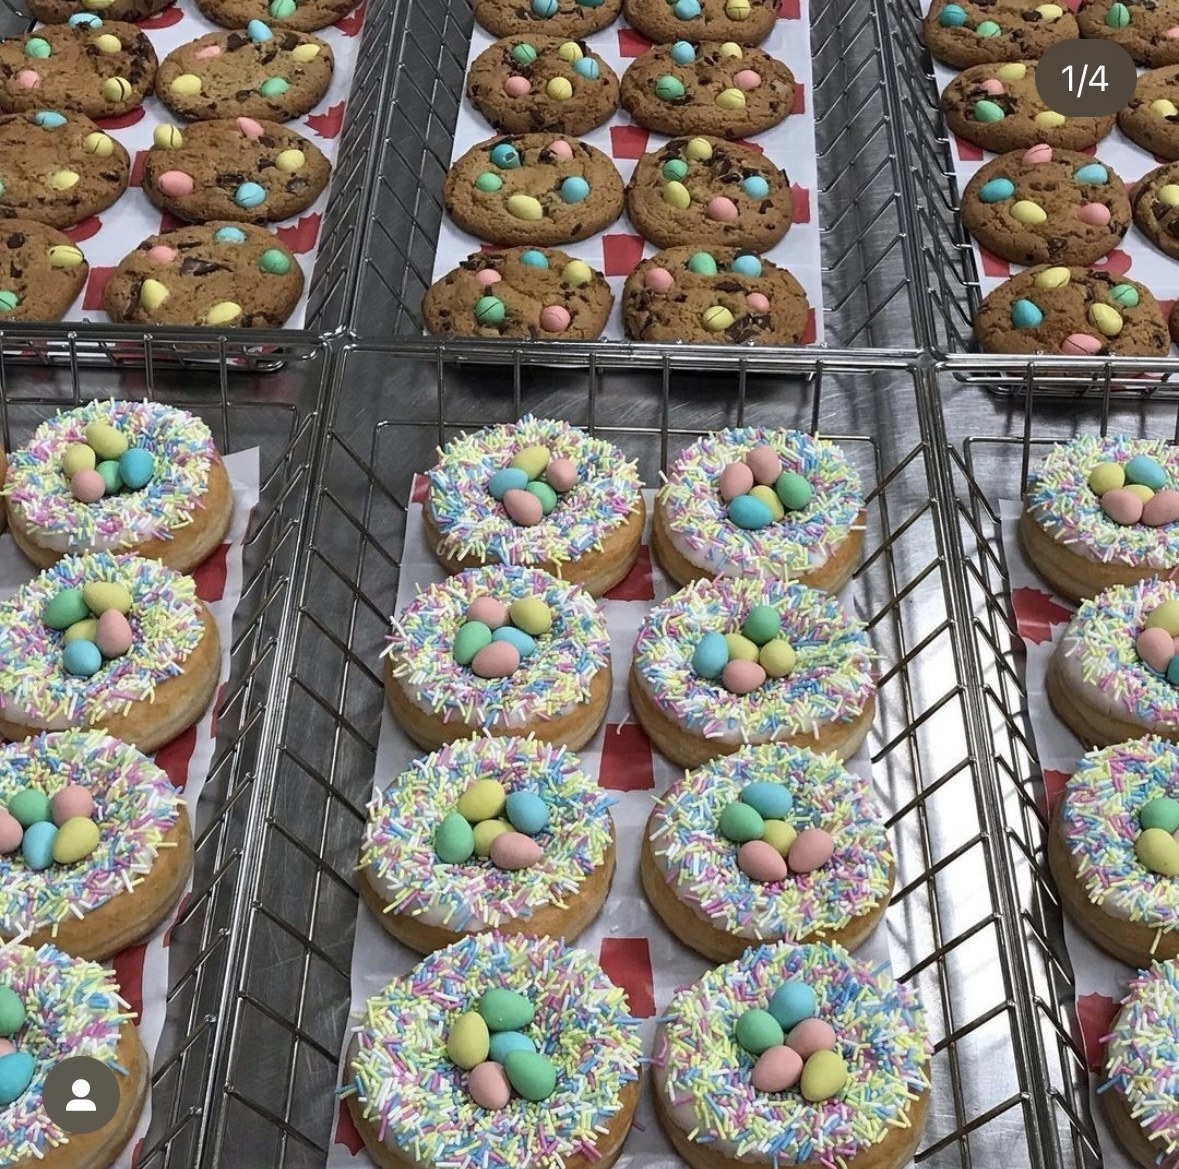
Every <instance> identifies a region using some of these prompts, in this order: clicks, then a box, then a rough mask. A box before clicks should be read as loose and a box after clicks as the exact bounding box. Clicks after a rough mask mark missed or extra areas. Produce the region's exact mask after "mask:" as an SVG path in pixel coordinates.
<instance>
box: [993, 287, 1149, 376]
mask: <svg viewBox="0 0 1179 1169" xmlns="http://www.w3.org/2000/svg"><path fill="white" fill-rule="evenodd" d="M974 335H975V336H976V337H977V338H978V343H979V345H980V346H981V347H982V348H983V350H985V351H986V352H988V353H1064V354H1067V355H1069V356H1074V357H1076V356H1081V357H1109V356H1113V355H1117V356H1121V357H1165V356H1166V355H1167V353H1168V352H1169V350H1170V347H1171V342H1170V338H1169V337H1168V336H1167V325H1166V322H1165V321H1164V320H1163V313H1162V309H1161V308H1160V307H1159V302H1158V301H1157V300H1155V298H1154V297H1153V296H1152V295H1151V293H1150V292H1149V291H1148V290H1147V289H1146V288H1144V287H1143V286H1142V285H1141V284H1138V283H1137V282H1136V281H1133V280H1128V279H1126V278H1125V277H1124V276H1115V275H1114V274H1113V273H1112V272H1099V271H1094V270H1092V269H1090V268H1076V267H1074V268H1067V267H1064V266H1047V265H1040V266H1038V267H1035V268H1029V269H1028V270H1027V271H1026V272H1020V273H1019V274H1018V275H1017V276H1013V277H1012V278H1011V279H1010V280H1007V281H1005V282H1004V283H1003V284H1000V285H999V287H998V288H996V289H995V290H994V291H993V292H992V293H991V294H990V295H989V296H987V297H986V299H985V300H984V301H983V302H982V304H981V305H979V308H978V312H977V313H976V314H975V317H974Z"/></svg>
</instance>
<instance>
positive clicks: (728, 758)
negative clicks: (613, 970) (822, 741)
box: [639, 743, 896, 962]
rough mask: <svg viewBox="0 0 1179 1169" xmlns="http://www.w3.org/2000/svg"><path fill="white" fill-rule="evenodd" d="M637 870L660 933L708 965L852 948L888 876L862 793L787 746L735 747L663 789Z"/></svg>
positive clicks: (857, 781) (867, 789)
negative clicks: (760, 954) (793, 950)
mask: <svg viewBox="0 0 1179 1169" xmlns="http://www.w3.org/2000/svg"><path fill="white" fill-rule="evenodd" d="M639 871H640V875H641V878H642V883H643V890H644V892H645V893H646V894H647V899H648V900H649V901H650V902H651V905H652V907H653V908H654V910H655V912H656V913H658V914H659V916H660V917H661V918H662V919H663V921H664V924H665V925H666V926H667V928H668V929H670V930H671V932H672V933H673V934H675V935H676V937H678V938H679V939H680V941H681V942H683V943H684V944H685V945H688V946H691V947H692V949H694V950H698V951H699V952H700V953H701V954H703V955H704V956H705V957H707V958H711V959H712V960H713V961H715V962H729V961H732V960H733V959H734V958H738V957H740V955H741V953H742V952H743V951H744V950H745V948H746V947H747V946H749V945H751V944H754V943H757V942H777V941H781V940H783V939H786V940H789V941H794V942H813V941H819V940H820V939H822V940H825V941H834V942H838V943H840V944H841V945H843V946H845V947H846V948H848V949H854V948H855V947H856V946H858V945H859V944H860V943H861V942H863V941H864V939H865V938H867V937H868V935H869V934H870V933H871V932H872V930H873V929H875V928H876V926H877V925H878V924H879V922H880V919H881V918H882V917H883V916H884V910H885V908H886V907H887V905H888V899H889V895H890V894H891V892H892V886H893V880H894V877H895V872H896V870H895V867H894V864H893V858H892V850H891V849H890V848H889V844H888V835H887V833H886V832H885V830H884V822H883V820H882V819H881V816H880V813H879V811H878V810H877V808H876V807H875V804H874V801H873V799H872V789H871V784H870V783H869V782H868V781H867V780H865V779H863V778H862V777H860V776H858V775H853V774H851V772H849V771H845V770H844V768H843V765H842V764H841V763H840V762H839V760H838V759H836V758H835V756H833V755H816V754H814V753H813V752H812V751H808V750H807V749H806V748H804V747H792V746H789V745H788V744H786V743H765V744H763V745H762V746H760V747H743V748H742V749H741V750H740V751H738V752H737V753H736V754H735V755H723V756H721V757H720V758H719V759H714V760H712V762H711V763H706V764H705V765H704V766H703V767H699V768H697V769H696V770H695V771H689V772H688V773H687V774H686V775H685V776H684V777H683V779H681V780H680V781H679V782H677V783H674V784H672V786H671V787H669V788H668V789H667V791H666V792H665V793H664V794H663V795H662V796H661V797H659V799H658V800H657V801H656V805H655V809H654V810H653V811H652V812H651V815H650V817H649V818H648V820H647V828H646V833H645V836H644V839H643V849H642V859H641V862H640V869H639Z"/></svg>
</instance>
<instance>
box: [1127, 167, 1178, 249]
mask: <svg viewBox="0 0 1179 1169" xmlns="http://www.w3.org/2000/svg"><path fill="white" fill-rule="evenodd" d="M1130 203H1131V206H1132V209H1133V213H1134V222H1135V223H1136V224H1137V225H1138V229H1139V230H1140V231H1141V232H1142V234H1143V235H1145V236H1146V238H1147V239H1148V240H1150V242H1151V243H1152V244H1154V246H1155V247H1156V248H1158V249H1159V250H1160V251H1163V252H1166V253H1167V255H1168V256H1171V257H1173V258H1174V259H1179V162H1169V163H1164V164H1163V165H1162V166H1160V167H1156V168H1155V169H1154V170H1152V171H1150V172H1148V173H1147V174H1145V175H1143V176H1142V178H1140V179H1139V180H1138V182H1137V183H1136V184H1135V186H1134V193H1133V195H1132V196H1131V199H1130Z"/></svg>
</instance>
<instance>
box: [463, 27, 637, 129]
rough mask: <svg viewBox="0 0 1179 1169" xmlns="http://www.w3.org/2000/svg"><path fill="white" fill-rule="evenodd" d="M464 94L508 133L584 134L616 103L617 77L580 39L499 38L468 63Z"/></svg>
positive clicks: (600, 121) (605, 116)
mask: <svg viewBox="0 0 1179 1169" xmlns="http://www.w3.org/2000/svg"><path fill="white" fill-rule="evenodd" d="M467 96H468V97H469V98H470V99H471V104H472V105H473V106H474V107H475V108H476V109H477V110H478V111H479V112H480V113H481V114H482V115H483V116H484V117H485V118H486V119H487V120H488V121H489V122H490V123H491V124H492V125H493V126H494V127H495V128H496V129H497V130H503V131H505V132H506V133H509V134H526V133H528V132H529V131H530V130H553V131H556V132H558V133H561V134H584V133H585V132H586V131H587V130H592V129H593V128H594V127H595V126H600V125H601V124H602V123H603V122H604V121H606V119H607V118H609V117H610V115H611V114H612V113H614V111H615V110H616V109H617V108H618V78H617V76H616V75H615V73H614V70H613V69H611V68H610V66H609V65H607V64H606V62H605V61H604V60H602V58H601V57H599V56H598V55H597V53H595V52H593V51H592V50H591V49H590V47H589V46H588V45H587V44H585V43H584V42H582V41H563V40H561V38H560V37H540V36H526V37H504V38H503V39H502V40H498V41H496V42H495V44H494V45H491V46H490V47H489V48H487V49H484V50H483V52H482V53H480V54H479V56H478V57H476V58H475V60H474V62H473V63H472V64H471V69H470V72H469V73H468V74H467Z"/></svg>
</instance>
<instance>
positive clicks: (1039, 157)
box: [962, 142, 1130, 264]
mask: <svg viewBox="0 0 1179 1169" xmlns="http://www.w3.org/2000/svg"><path fill="white" fill-rule="evenodd" d="M962 222H963V224H964V225H965V227H966V230H967V231H969V232H970V234H971V235H972V236H974V238H975V239H976V240H978V242H979V243H980V244H982V246H983V247H984V248H986V249H987V250H988V251H990V252H993V253H994V254H995V255H996V256H1000V257H1002V258H1003V259H1004V260H1010V261H1012V263H1015V264H1092V263H1095V262H1096V261H1097V260H1099V259H1101V257H1102V256H1104V255H1106V254H1107V253H1108V252H1109V250H1110V249H1111V248H1113V247H1116V246H1117V244H1118V242H1119V241H1120V240H1121V238H1122V236H1124V235H1125V234H1126V232H1127V231H1128V230H1129V228H1130V199H1129V196H1128V195H1127V194H1126V187H1125V184H1124V183H1123V182H1122V180H1121V179H1119V178H1118V176H1117V175H1116V174H1114V173H1113V171H1111V170H1110V169H1109V167H1108V166H1106V165H1105V164H1104V163H1100V162H1097V161H1095V160H1094V159H1092V158H1090V157H1089V156H1088V155H1087V154H1077V153H1075V152H1074V151H1071V150H1059V149H1053V148H1052V147H1051V146H1045V145H1044V143H1042V142H1041V143H1039V144H1038V145H1036V146H1033V147H1031V149H1029V150H1013V151H1011V152H1010V153H1009V154H1002V155H1000V156H999V157H998V158H996V159H993V160H992V161H991V162H988V163H987V164H986V166H984V167H982V169H981V170H979V171H978V172H976V174H975V176H974V178H972V179H971V180H970V182H969V183H968V184H967V187H966V190H965V192H964V193H963V195H962Z"/></svg>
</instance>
